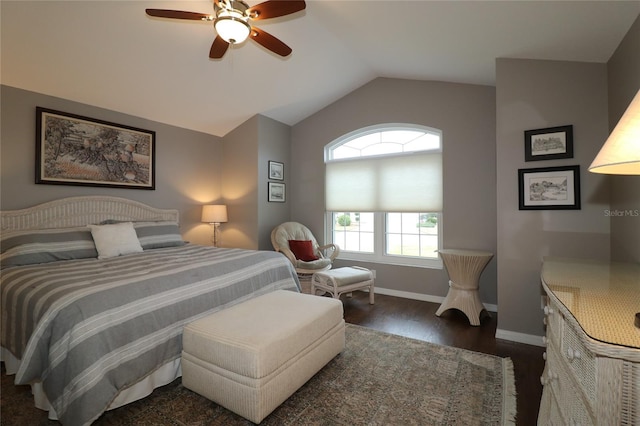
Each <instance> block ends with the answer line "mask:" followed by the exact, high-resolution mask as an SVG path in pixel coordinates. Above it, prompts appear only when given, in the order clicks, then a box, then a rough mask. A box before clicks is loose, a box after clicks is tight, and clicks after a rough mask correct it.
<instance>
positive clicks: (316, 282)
mask: <svg viewBox="0 0 640 426" xmlns="http://www.w3.org/2000/svg"><path fill="white" fill-rule="evenodd" d="M374 287H375V280H374V278H373V273H372V272H371V271H370V270H368V269H365V268H361V267H359V266H348V267H345V268H336V269H330V270H328V271H323V272H316V273H315V274H313V277H312V278H311V294H315V293H316V289H320V290H324V291H326V292H329V293H331V295H332V296H333V297H334V298H335V299H339V298H340V295H341V294H342V293H351V292H353V291H354V290H361V289H366V288H368V289H369V303H370V304H372V305H373V304H374V290H375V288H374Z"/></svg>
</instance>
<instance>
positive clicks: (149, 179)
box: [36, 107, 156, 189]
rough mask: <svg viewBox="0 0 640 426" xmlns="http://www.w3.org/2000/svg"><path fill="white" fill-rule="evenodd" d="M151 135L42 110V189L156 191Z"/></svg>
mask: <svg viewBox="0 0 640 426" xmlns="http://www.w3.org/2000/svg"><path fill="white" fill-rule="evenodd" d="M155 140H156V133H155V132H153V131H150V130H143V129H138V128H136V127H131V126H124V125H121V124H116V123H110V122H108V121H103V120H97V119H94V118H88V117H83V116H80V115H75V114H69V113H65V112H60V111H54V110H50V109H46V108H41V107H37V108H36V183H39V184H58V185H83V186H104V187H111V188H133V189H155V155H156V152H155Z"/></svg>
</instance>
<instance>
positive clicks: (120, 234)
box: [87, 222, 142, 259]
mask: <svg viewBox="0 0 640 426" xmlns="http://www.w3.org/2000/svg"><path fill="white" fill-rule="evenodd" d="M87 226H88V227H89V228H91V236H92V237H93V242H94V243H95V244H96V250H98V259H108V258H110V257H116V256H120V255H123V254H129V253H137V252H141V251H142V246H141V245H140V241H139V240H138V236H137V234H136V231H135V229H133V223H131V222H123V223H116V224H113V225H87Z"/></svg>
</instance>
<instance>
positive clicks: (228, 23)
mask: <svg viewBox="0 0 640 426" xmlns="http://www.w3.org/2000/svg"><path fill="white" fill-rule="evenodd" d="M214 27H215V29H216V32H217V33H218V35H219V36H220V37H222V39H223V40H224V41H226V42H227V43H238V44H240V43H242V42H243V41H245V40H246V39H247V37H249V32H250V31H251V27H250V26H249V24H248V23H247V21H246V20H245V19H243V18H242V15H240V14H239V13H237V12H236V11H227V10H224V11H222V12H220V14H219V15H218V19H216V21H215V23H214Z"/></svg>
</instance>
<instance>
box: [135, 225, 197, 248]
mask: <svg viewBox="0 0 640 426" xmlns="http://www.w3.org/2000/svg"><path fill="white" fill-rule="evenodd" d="M133 229H135V230H136V234H137V235H138V240H140V245H141V246H142V248H143V249H144V250H149V249H157V248H163V247H177V246H183V245H184V244H185V243H184V240H183V239H182V235H181V234H180V229H179V228H178V224H177V223H176V222H163V221H161V222H134V223H133Z"/></svg>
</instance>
